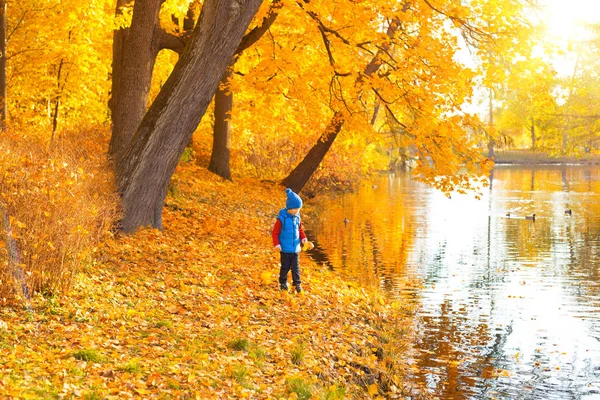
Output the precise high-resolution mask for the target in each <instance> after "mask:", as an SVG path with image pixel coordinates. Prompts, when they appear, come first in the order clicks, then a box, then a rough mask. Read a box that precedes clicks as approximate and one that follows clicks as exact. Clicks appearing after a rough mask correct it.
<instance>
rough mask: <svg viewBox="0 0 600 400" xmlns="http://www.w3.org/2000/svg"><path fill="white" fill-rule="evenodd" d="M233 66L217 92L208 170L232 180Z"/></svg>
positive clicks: (222, 79) (224, 75) (226, 73)
mask: <svg viewBox="0 0 600 400" xmlns="http://www.w3.org/2000/svg"><path fill="white" fill-rule="evenodd" d="M232 72H233V66H232V65H231V66H229V67H228V68H227V70H226V71H225V73H224V74H223V77H222V78H221V82H220V84H219V88H218V89H217V92H216V93H215V126H214V132H213V147H212V153H211V157H210V164H209V165H208V170H209V171H211V172H214V173H215V174H217V175H219V176H220V177H223V178H225V179H229V180H231V171H230V169H229V156H230V147H231V129H232V126H231V125H232V124H231V112H232V111H233V93H232V92H231V88H230V87H229V80H230V79H231V78H232Z"/></svg>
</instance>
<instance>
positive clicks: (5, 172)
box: [0, 128, 117, 304]
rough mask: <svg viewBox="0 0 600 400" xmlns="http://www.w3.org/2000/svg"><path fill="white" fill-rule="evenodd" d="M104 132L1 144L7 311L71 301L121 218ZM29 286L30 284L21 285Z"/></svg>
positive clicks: (10, 138) (2, 299)
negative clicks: (18, 305)
mask: <svg viewBox="0 0 600 400" xmlns="http://www.w3.org/2000/svg"><path fill="white" fill-rule="evenodd" d="M107 136H108V135H107V133H106V131H104V130H103V129H101V128H98V129H93V128H89V129H86V130H84V131H79V132H68V133H65V134H63V135H61V136H60V137H58V138H55V139H54V140H53V141H52V142H51V143H49V141H48V139H47V138H42V137H41V135H35V134H32V135H23V134H15V133H12V134H11V133H7V134H5V135H3V136H1V137H0V213H1V214H3V215H2V217H3V218H2V219H1V221H3V222H2V225H1V226H0V238H1V240H0V261H1V263H2V264H1V265H0V304H3V303H7V302H11V301H14V300H15V299H17V298H19V297H22V296H23V295H24V290H23V288H24V287H26V288H27V290H28V293H34V292H47V293H64V292H65V291H66V290H68V289H69V288H70V287H71V284H72V283H73V277H74V275H75V274H76V273H77V271H79V270H80V268H81V267H82V265H84V263H86V262H87V261H88V260H89V259H90V255H91V254H92V253H93V251H94V250H95V248H96V246H97V244H98V243H99V242H101V241H102V240H103V239H104V238H105V237H106V236H107V235H110V229H111V226H112V225H113V223H114V221H115V218H116V212H115V210H116V206H115V205H116V203H117V202H116V196H115V194H114V193H115V191H114V184H113V177H112V173H111V172H110V168H109V165H108V162H107V159H106V143H107V141H106V138H107ZM21 278H22V279H21Z"/></svg>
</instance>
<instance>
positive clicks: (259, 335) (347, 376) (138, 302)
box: [0, 166, 418, 399]
mask: <svg viewBox="0 0 600 400" xmlns="http://www.w3.org/2000/svg"><path fill="white" fill-rule="evenodd" d="M284 202H285V196H284V191H283V188H282V187H280V186H276V185H274V184H267V183H260V182H258V181H239V182H235V183H232V182H224V181H222V180H221V179H219V178H217V177H215V176H214V175H212V174H210V173H208V172H207V171H206V170H205V169H202V168H198V167H194V166H186V167H184V168H182V169H179V170H178V172H177V174H176V175H175V177H174V180H173V184H172V185H171V187H170V189H169V195H168V197H167V202H166V207H165V211H164V226H165V229H164V230H163V231H157V230H152V229H145V230H142V231H140V232H138V233H137V234H136V235H133V236H126V237H117V238H114V239H113V240H111V241H110V242H108V243H105V244H104V245H103V247H102V248H98V249H97V250H96V251H95V253H94V254H95V257H94V260H93V261H92V263H91V264H90V265H89V266H88V267H87V268H86V269H85V270H84V271H82V272H81V273H80V274H79V276H78V279H77V282H76V284H75V287H74V288H73V290H72V291H71V293H70V294H69V295H68V296H60V297H58V296H54V297H49V296H40V295H37V296H35V298H34V299H33V300H32V302H31V304H30V308H29V309H26V308H25V307H23V308H4V309H2V310H0V354H1V355H2V356H1V357H0V395H1V396H2V397H6V398H77V397H81V398H89V399H93V398H115V399H116V398H119V399H120V398H130V397H132V398H200V399H209V398H252V399H267V398H301V399H308V398H315V399H318V398H323V399H336V398H376V397H378V396H381V397H385V398H395V397H398V398H400V397H402V396H405V395H407V394H410V393H412V394H413V395H415V391H416V389H414V388H410V387H407V385H406V384H405V383H403V377H402V376H403V371H405V366H404V365H403V364H404V360H405V359H406V357H407V353H408V352H409V346H408V341H409V340H410V332H409V325H410V320H409V317H407V316H406V314H407V310H406V309H405V308H404V306H403V305H402V304H398V303H390V302H389V301H388V300H386V298H385V297H384V296H382V295H381V294H379V293H377V292H376V291H375V290H372V289H365V288H360V287H358V286H357V285H354V284H352V283H349V282H346V281H344V280H343V279H342V278H341V277H339V276H337V275H336V273H335V272H332V271H329V270H327V268H325V267H323V266H319V265H316V264H315V263H312V262H311V261H310V259H309V258H308V257H306V256H305V254H304V253H303V254H301V261H300V262H301V270H302V278H303V282H304V288H305V291H304V292H303V293H301V294H295V293H287V292H280V291H279V290H278V284H277V274H278V270H279V257H278V254H277V253H275V252H274V251H273V249H272V242H271V237H270V232H271V229H272V225H273V223H274V221H275V220H274V218H275V216H276V214H277V212H278V210H279V209H280V208H282V206H283V205H284ZM305 224H307V225H310V221H308V220H306V219H305ZM417 397H418V396H417Z"/></svg>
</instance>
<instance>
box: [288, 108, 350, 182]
mask: <svg viewBox="0 0 600 400" xmlns="http://www.w3.org/2000/svg"><path fill="white" fill-rule="evenodd" d="M343 124H344V117H343V115H342V114H341V113H340V112H336V113H335V115H334V116H333V118H332V119H331V121H330V122H329V125H328V126H327V128H326V129H325V132H324V133H323V134H322V135H321V137H319V140H317V143H315V145H314V146H313V147H312V148H311V149H310V151H309V152H308V154H307V155H306V156H305V157H304V159H303V160H302V161H301V162H300V164H298V165H297V166H296V168H294V170H293V171H292V172H291V173H290V174H289V175H288V176H287V178H285V179H284V180H283V181H282V183H283V184H284V185H285V187H288V188H290V189H292V190H293V191H294V192H296V193H299V192H300V191H301V190H302V188H304V185H306V183H307V182H308V180H309V179H310V177H311V176H312V175H313V174H314V172H315V171H316V169H317V167H318V166H319V164H320V163H321V161H322V160H323V157H325V154H327V152H328V151H329V148H330V147H331V145H332V144H333V141H334V140H335V138H336V137H337V135H338V133H340V130H341V129H342V125H343Z"/></svg>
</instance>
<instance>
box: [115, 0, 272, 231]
mask: <svg viewBox="0 0 600 400" xmlns="http://www.w3.org/2000/svg"><path fill="white" fill-rule="evenodd" d="M260 3H261V1H260V0H246V1H233V0H231V1H225V0H222V1H220V0H208V1H206V2H205V3H204V5H203V6H202V12H201V14H200V17H199V20H198V23H197V25H196V28H195V29H194V32H193V34H192V36H191V38H190V42H189V43H188V45H187V46H186V48H185V50H184V52H183V54H182V56H181V58H180V59H179V61H178V62H177V64H176V66H175V69H174V71H173V73H172V74H171V75H170V76H169V78H168V80H167V81H166V83H165V85H164V87H163V88H162V90H161V91H160V93H159V94H158V96H157V98H156V99H155V100H154V102H153V104H152V106H151V107H150V109H149V110H148V112H147V113H146V114H145V116H144V118H143V119H142V121H141V123H140V126H139V127H138V128H137V131H136V133H135V135H134V136H133V139H132V141H131V143H130V145H129V147H128V148H127V150H126V152H125V154H124V155H123V157H122V158H120V159H121V162H120V163H119V164H118V167H117V182H118V189H119V192H120V193H121V197H122V202H123V210H124V218H123V221H122V229H123V230H124V231H125V232H132V231H135V230H136V229H137V228H139V227H141V226H148V225H149V226H153V227H157V228H161V227H162V207H163V203H164V198H165V195H166V192H167V186H168V184H169V181H170V178H171V176H172V174H173V172H174V171H175V167H176V165H177V162H178V161H179V158H180V157H181V154H182V153H183V150H184V149H185V146H186V145H187V143H188V142H189V140H190V138H191V136H192V133H193V132H194V130H195V129H196V127H197V125H198V123H199V122H200V119H201V118H202V116H203V115H204V112H205V111H206V108H207V107H208V104H209V103H210V101H211V100H212V97H213V95H214V92H215V91H216V89H217V85H218V84H219V81H220V79H221V77H222V76H223V73H224V72H225V69H226V68H227V66H228V65H229V63H230V62H231V59H232V57H233V54H234V52H235V50H236V48H237V47H238V46H239V43H240V41H241V39H242V36H243V34H244V32H245V30H246V28H247V27H248V25H249V24H250V22H251V20H252V18H253V17H254V15H255V13H256V11H257V10H258V7H259V6H260ZM134 14H135V9H134ZM134 18H135V16H134Z"/></svg>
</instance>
